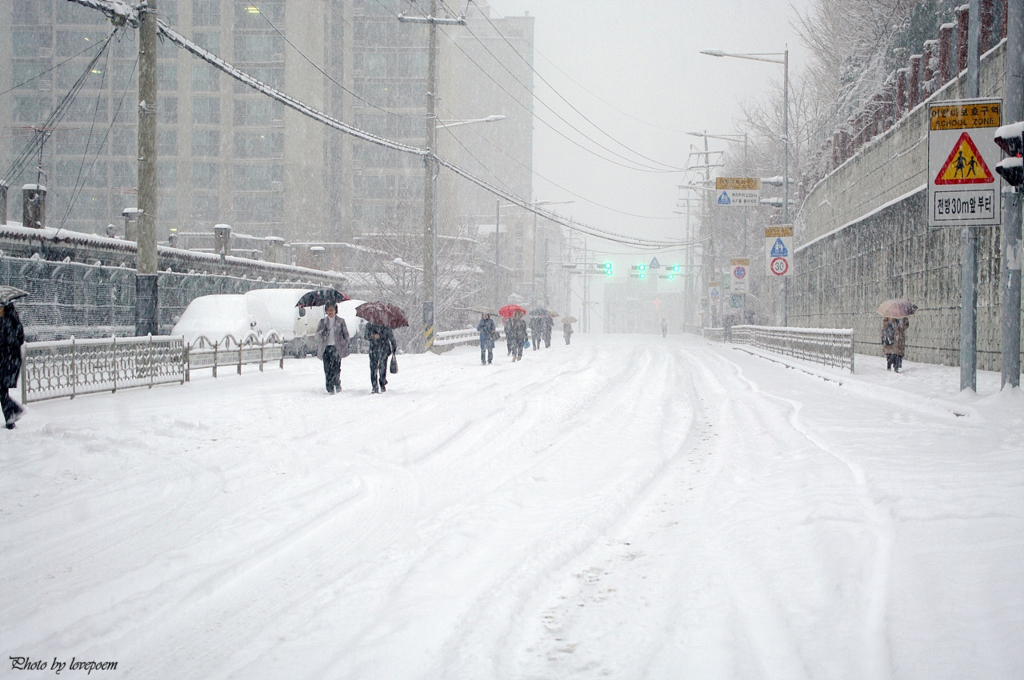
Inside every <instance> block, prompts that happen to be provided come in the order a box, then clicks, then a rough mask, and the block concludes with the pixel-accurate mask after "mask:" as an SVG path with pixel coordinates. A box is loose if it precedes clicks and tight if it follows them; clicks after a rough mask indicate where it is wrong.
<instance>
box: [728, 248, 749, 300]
mask: <svg viewBox="0 0 1024 680" xmlns="http://www.w3.org/2000/svg"><path fill="white" fill-rule="evenodd" d="M729 265H730V266H731V267H732V277H731V279H730V280H729V284H730V285H729V291H730V292H731V293H746V292H747V280H748V279H749V278H750V260H749V259H747V258H745V257H738V258H733V259H731V260H729Z"/></svg>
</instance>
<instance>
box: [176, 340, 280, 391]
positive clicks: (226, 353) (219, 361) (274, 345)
mask: <svg viewBox="0 0 1024 680" xmlns="http://www.w3.org/2000/svg"><path fill="white" fill-rule="evenodd" d="M271 361H276V362H278V365H279V366H280V367H281V368H284V340H282V339H281V336H280V335H278V334H277V332H276V331H270V332H269V333H267V334H266V335H258V334H256V333H249V334H247V335H246V336H245V337H244V338H242V339H241V340H238V339H237V338H235V336H233V335H225V336H224V337H223V338H221V339H220V340H219V341H217V342H214V341H213V340H210V339H209V338H208V337H206V336H205V335H200V336H199V337H198V338H196V339H195V340H193V341H192V344H191V345H189V346H188V349H187V350H186V353H185V367H186V368H185V381H186V382H187V381H189V380H190V379H191V377H192V376H191V374H192V371H194V370H196V369H199V368H212V369H213V377H214V378H216V377H217V368H218V367H219V366H234V367H236V369H237V372H238V375H241V374H242V366H243V365H246V364H259V365H260V372H263V365H264V364H265V363H268V362H271Z"/></svg>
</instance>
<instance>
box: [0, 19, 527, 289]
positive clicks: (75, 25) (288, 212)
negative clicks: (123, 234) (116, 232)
mask: <svg viewBox="0 0 1024 680" xmlns="http://www.w3.org/2000/svg"><path fill="white" fill-rule="evenodd" d="M420 4H422V3H420ZM156 6H157V12H158V16H159V17H160V19H161V20H162V21H166V22H167V23H168V24H169V25H170V26H171V27H173V28H175V29H176V30H177V31H179V32H180V33H182V34H183V35H185V36H186V37H189V38H191V39H192V40H194V41H195V42H196V43H198V44H199V45H201V46H202V47H204V48H206V49H208V50H210V51H211V52H213V53H215V54H217V55H219V56H221V57H223V58H224V59H225V60H227V61H228V62H230V63H232V64H234V65H235V66H237V67H239V68H240V69H241V70H243V71H245V72H247V73H249V74H250V75H252V76H254V77H255V78H257V79H258V80H260V81H262V82H264V83H267V84H269V85H271V86H273V87H275V88H277V89H280V90H282V91H284V92H286V93H287V94H289V95H291V96H293V97H295V98H297V99H300V100H302V101H304V102H306V103H308V104H310V105H311V106H313V107H314V108H317V109H320V110H322V111H325V112H326V113H327V114H329V115H331V116H333V117H335V118H338V119H340V120H343V121H346V122H350V123H352V124H353V125H355V126H356V127H359V128H362V129H364V130H367V131H369V132H373V133H375V134H378V135H381V136H383V137H387V138H389V139H393V140H396V141H401V142H404V143H407V144H410V145H415V146H423V144H424V139H425V134H426V132H425V131H426V120H425V112H426V79H427V78H426V77H427V73H426V71H427V49H428V44H427V29H426V27H425V26H423V25H421V24H419V25H417V24H409V23H402V22H400V21H399V20H398V14H399V13H400V12H406V13H407V14H416V13H417V12H419V11H420V7H419V5H418V4H416V3H411V2H410V1H409V0H289V1H288V2H287V3H286V2H284V0H252V1H249V2H246V1H238V0H157V2H156ZM470 7H471V14H470V16H469V17H468V19H469V26H468V27H465V28H464V27H457V26H452V27H444V28H443V30H442V31H441V39H440V40H439V51H440V62H439V63H440V68H439V82H440V87H439V90H440V100H439V104H438V117H439V119H441V120H444V119H446V118H447V117H452V118H457V119H469V118H479V117H482V116H486V115H491V114H495V113H499V114H502V115H505V116H506V117H507V119H506V120H504V121H501V122H499V123H495V124H488V125H478V126H468V125H467V126H464V127H460V128H452V129H448V128H445V129H442V130H438V133H439V137H438V140H439V141H438V153H439V154H441V155H444V156H445V157H446V158H449V159H450V160H452V161H453V162H456V163H458V164H460V165H463V164H464V165H466V166H467V167H468V168H469V169H470V170H471V171H473V172H475V173H476V174H478V175H480V176H481V178H483V179H485V180H487V181H490V182H492V183H495V184H496V185H498V186H502V187H504V188H508V189H509V190H510V191H513V192H514V193H516V194H518V195H521V196H523V197H524V198H527V199H529V198H530V197H531V196H530V192H531V180H530V174H531V172H530V168H531V165H532V162H531V157H532V106H533V104H532V77H531V71H530V67H529V64H530V63H531V62H532V59H533V56H532V44H533V24H532V22H533V20H532V18H529V17H516V18H507V19H491V18H490V17H489V16H488V20H485V19H484V15H485V14H488V15H489V12H490V10H489V9H488V8H487V6H486V4H483V3H479V4H473V5H470ZM112 30H113V26H112V25H111V24H110V22H109V21H107V20H106V19H105V18H104V17H103V15H102V14H101V13H100V12H98V11H96V10H93V9H89V8H86V7H83V6H80V5H77V4H75V3H73V2H68V0H0V92H2V93H3V94H0V121H2V122H0V125H2V126H3V127H2V128H0V173H4V172H6V171H7V169H8V168H9V167H11V166H12V164H13V163H14V162H15V159H16V158H17V157H18V155H19V154H20V153H21V151H22V149H24V148H25V147H26V144H27V143H28V142H29V141H30V139H31V138H32V136H33V135H36V134H38V132H36V129H38V128H39V127H40V125H41V124H42V123H43V122H44V121H45V120H46V118H47V116H48V115H49V114H50V112H51V111H52V110H53V109H54V107H56V106H58V105H59V104H60V103H61V101H62V100H63V99H64V98H65V96H66V95H67V93H68V92H69V91H70V90H71V89H72V86H73V85H74V84H75V83H76V81H78V80H79V78H80V77H83V76H85V81H84V86H83V87H82V88H81V89H80V91H79V92H78V95H77V97H76V98H75V100H74V103H73V104H72V106H71V107H70V109H69V110H68V112H67V114H66V115H65V116H64V117H63V119H62V121H61V123H60V125H59V126H58V127H57V128H56V129H54V130H52V132H51V134H50V136H49V137H48V138H47V140H46V143H45V144H44V147H43V152H42V158H41V163H40V162H39V159H35V158H34V159H31V161H30V162H29V163H28V164H27V165H26V166H25V168H24V169H23V170H22V171H21V172H20V174H18V176H16V177H14V178H12V180H11V181H10V185H11V190H10V198H9V208H8V215H7V216H6V217H7V218H8V219H13V220H17V219H18V218H19V217H20V214H21V210H20V203H21V200H20V191H21V186H22V185H23V184H26V183H36V181H37V173H38V171H37V167H41V168H42V175H41V177H40V179H41V183H42V184H44V185H45V186H46V187H47V189H48V197H47V200H48V207H47V223H48V226H64V227H66V228H69V229H75V230H80V231H87V232H88V231H99V232H100V233H102V230H103V229H104V228H105V227H106V225H107V224H109V223H114V224H118V225H119V224H120V220H121V211H122V210H123V209H124V208H133V207H135V205H136V185H137V167H136V165H137V164H136V157H137V135H138V133H137V119H138V115H137V110H138V96H137V80H138V74H137V71H138V68H137V66H138V62H137V58H138V54H137V52H138V43H137V36H136V33H135V31H134V30H133V29H130V28H129V29H124V30H122V31H119V32H117V33H116V34H115V37H114V38H113V41H112V44H111V45H110V46H109V48H108V49H107V51H106V52H105V53H104V54H103V55H102V56H101V57H100V59H99V60H98V61H97V62H96V63H95V64H93V65H92V67H91V68H89V69H86V67H87V65H88V64H89V62H90V59H91V58H92V57H93V56H95V55H96V53H97V52H98V50H99V49H100V47H99V46H100V45H101V43H103V41H104V40H106V39H107V37H108V35H109V34H110V33H111V31H112ZM286 36H287V37H286ZM484 46H487V47H486V49H485V47H484ZM510 46H511V47H510ZM512 49H514V50H515V52H512V51H511V50H512ZM488 50H491V51H493V55H492V54H488ZM495 55H496V56H498V59H499V60H501V61H504V62H506V64H505V67H503V66H502V65H501V64H500V63H499V62H498V60H496V59H495ZM519 55H522V56H519ZM7 64H9V65H10V67H9V68H7V67H5V65H7ZM158 69H159V86H158V91H159V97H158V101H157V102H156V108H157V117H158V132H157V135H158V183H159V192H158V194H159V207H158V234H159V238H160V239H162V240H163V239H166V238H167V236H168V235H169V234H170V233H171V232H172V230H176V231H178V232H197V231H198V232H208V231H210V230H211V229H212V226H213V225H214V224H217V223H227V224H230V225H232V227H233V228H234V231H235V232H236V233H247V234H251V235H254V236H270V235H275V236H283V237H285V238H286V239H288V240H307V241H314V240H322V241H333V242H340V241H352V240H356V239H357V238H358V237H360V236H362V235H365V234H374V233H377V232H380V231H382V230H384V229H402V230H407V231H410V232H414V231H417V230H419V231H422V222H423V208H422V206H423V182H424V163H423V160H422V158H420V157H418V156H415V155H408V154H402V153H400V152H396V151H392V150H390V149H386V148H383V147H381V146H377V145H374V144H371V143H368V142H364V141H361V140H357V139H353V138H352V137H350V136H347V135H345V134H343V133H341V132H339V131H336V130H333V129H330V128H328V127H326V126H324V125H322V124H320V123H317V122H315V121H313V120H311V119H309V118H306V117H304V116H302V115H300V114H298V113H297V112H295V111H292V110H291V109H287V108H286V107H284V106H283V105H281V104H279V103H277V102H275V101H273V100H271V99H270V98H268V97H266V96H265V95H263V94H260V93H258V92H255V91H254V90H252V89H250V88H249V87H247V86H246V85H244V84H242V83H240V82H237V81H235V80H232V79H231V78H229V77H228V76H227V75H225V74H222V73H220V72H219V71H217V70H216V69H214V68H213V67H212V66H210V65H208V64H206V63H205V62H203V61H201V60H199V59H197V58H195V57H193V56H192V55H190V54H189V53H187V52H185V51H184V50H181V49H179V48H177V47H176V46H174V45H173V44H171V43H169V42H164V41H161V43H160V46H159V54H158ZM87 71H88V72H87ZM509 71H511V72H512V73H514V74H516V75H515V77H514V78H513V77H510V75H509ZM516 81H520V82H516ZM147 105H148V106H152V105H153V103H152V102H148V103H147ZM481 112H483V113H481ZM471 127H473V128H477V129H476V130H472V131H471ZM442 133H444V134H442ZM448 133H450V134H448ZM455 139H457V140H460V141H459V143H454V142H453V140H455ZM438 203H439V205H440V206H441V208H440V209H439V231H440V233H442V234H445V233H448V234H454V233H456V232H458V231H459V229H460V226H459V225H460V222H465V221H466V220H467V219H468V218H467V217H466V216H468V215H473V214H477V213H479V212H481V211H482V210H484V207H483V206H485V205H486V206H490V207H492V208H493V206H494V201H493V198H492V197H491V196H490V194H487V193H486V192H483V191H482V190H479V189H477V188H473V187H472V185H469V184H467V183H466V182H465V181H464V180H454V179H453V178H452V177H443V178H442V181H441V182H440V185H439V201H438ZM519 223H521V224H527V223H532V222H531V221H529V220H527V219H526V218H525V217H522V216H520V219H519ZM515 229H516V231H514V232H513V239H517V243H516V244H514V245H512V246H511V247H512V252H513V253H518V254H517V255H515V260H514V263H515V266H516V267H518V268H519V269H520V270H522V268H523V266H524V265H523V255H522V253H523V252H524V246H523V242H524V239H525V238H528V237H529V234H527V233H526V232H524V231H523V229H522V226H519V227H515ZM525 250H528V248H526V249H525ZM502 264H503V265H506V266H512V263H511V262H503V263H502Z"/></svg>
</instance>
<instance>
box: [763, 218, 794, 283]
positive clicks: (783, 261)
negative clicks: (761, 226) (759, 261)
mask: <svg viewBox="0 0 1024 680" xmlns="http://www.w3.org/2000/svg"><path fill="white" fill-rule="evenodd" d="M764 241H765V250H764V255H765V264H766V265H767V270H768V276H792V275H793V225H791V224H781V225H779V226H777V227H766V228H765V230H764Z"/></svg>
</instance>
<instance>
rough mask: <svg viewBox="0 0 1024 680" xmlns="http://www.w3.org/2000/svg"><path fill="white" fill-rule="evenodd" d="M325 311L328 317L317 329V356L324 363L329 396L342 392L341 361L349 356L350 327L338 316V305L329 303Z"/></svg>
mask: <svg viewBox="0 0 1024 680" xmlns="http://www.w3.org/2000/svg"><path fill="white" fill-rule="evenodd" d="M324 311H326V312H327V316H325V317H324V318H322V319H320V323H319V324H317V327H316V340H317V351H316V355H317V356H318V357H320V359H321V360H323V362H324V379H325V381H326V383H327V394H337V393H338V392H341V360H342V359H344V358H345V357H347V356H348V354H349V349H348V341H349V333H348V326H347V325H346V324H345V320H344V319H342V318H341V317H340V316H338V305H336V304H334V303H333V302H331V303H328V304H327V305H326V307H325V310H324Z"/></svg>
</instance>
